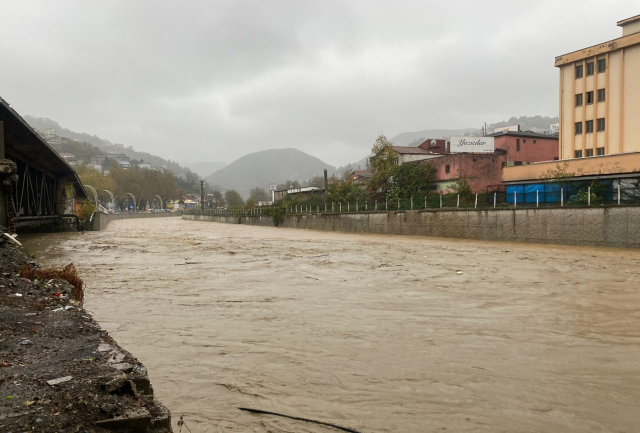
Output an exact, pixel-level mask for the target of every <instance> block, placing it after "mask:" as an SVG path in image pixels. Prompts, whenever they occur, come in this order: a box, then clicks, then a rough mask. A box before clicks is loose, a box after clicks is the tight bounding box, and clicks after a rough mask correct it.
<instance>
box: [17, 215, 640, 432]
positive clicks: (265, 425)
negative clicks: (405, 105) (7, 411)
mask: <svg viewBox="0 0 640 433" xmlns="http://www.w3.org/2000/svg"><path fill="white" fill-rule="evenodd" d="M26 244H27V248H28V249H29V250H30V251H31V252H35V253H36V254H37V256H38V261H40V262H41V263H43V264H44V265H49V266H54V265H55V266H57V265H63V264H67V263H69V262H73V263H74V264H75V265H76V267H77V268H78V270H79V272H80V273H81V275H82V276H83V278H84V279H85V281H86V283H87V289H86V295H85V297H86V301H85V307H86V308H87V309H88V310H89V311H91V312H92V313H93V314H94V317H95V319H96V320H97V321H98V322H100V323H101V325H102V326H103V327H104V328H105V329H107V330H108V331H109V332H110V333H111V335H112V336H113V337H114V338H115V339H116V340H117V341H118V343H119V344H120V345H121V346H123V347H124V348H125V349H127V350H129V351H131V352H132V353H133V354H134V355H135V356H136V357H137V358H138V359H139V360H140V361H141V362H143V363H144V364H145V365H146V366H147V368H148V369H149V376H150V378H151V380H152V383H153V385H154V388H155V391H156V396H157V397H158V398H159V399H160V401H162V402H163V403H164V404H165V405H166V406H167V407H168V408H169V409H170V410H171V412H172V415H173V417H174V425H175V421H176V420H177V419H178V418H179V416H180V415H181V414H184V419H185V421H186V424H187V426H188V427H189V428H190V429H191V431H192V432H194V433H195V432H222V431H225V432H226V431H229V432H231V431H238V432H269V431H271V432H327V431H332V429H331V428H328V427H324V426H320V425H314V424H310V423H305V422H302V421H296V420H290V419H285V418H279V417H275V416H270V415H254V414H249V413H245V412H241V411H239V410H238V409H237V408H238V407H249V408H255V409H262V410H268V411H274V412H279V413H284V414H288V415H292V416H298V417H305V418H310V419H315V420H320V421H324V422H330V423H334V424H337V425H341V426H345V427H349V428H351V429H355V430H358V431H362V432H436V431H454V432H514V431H526V432H549V431H562V432H634V431H637V430H638V425H640V411H639V410H638V405H639V403H640V374H639V373H638V372H639V371H640V369H639V361H638V359H640V294H639V288H640V284H639V283H640V252H639V251H637V250H622V249H618V250H616V249H606V248H582V247H562V246H543V245H528V244H507V243H489V242H479V241H465V240H447V239H434V238H418V237H413V238H411V237H402V236H375V235H352V234H342V233H327V232H314V231H305V230H295V229H278V228H265V227H251V226H243V225H228V224H216V223H208V222H193V221H183V220H179V219H173V218H167V219H162V218H159V219H149V220H121V221H114V222H112V223H111V224H110V225H109V226H108V228H107V230H106V231H103V232H88V233H84V234H78V233H67V234H52V235H38V236H35V237H30V238H28V239H26ZM174 428H175V427H174ZM177 430H178V429H176V431H177ZM183 431H186V430H183ZM333 431H335V430H333Z"/></svg>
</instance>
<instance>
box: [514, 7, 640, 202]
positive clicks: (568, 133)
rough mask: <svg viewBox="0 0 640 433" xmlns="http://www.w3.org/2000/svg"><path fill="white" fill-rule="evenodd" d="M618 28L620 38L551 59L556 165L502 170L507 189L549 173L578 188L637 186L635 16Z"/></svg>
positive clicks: (639, 45)
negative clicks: (556, 96)
mask: <svg viewBox="0 0 640 433" xmlns="http://www.w3.org/2000/svg"><path fill="white" fill-rule="evenodd" d="M618 26H620V27H622V37H620V38H618V39H614V40H612V41H609V42H604V43H602V44H599V45H594V46H592V47H588V48H584V49H582V50H578V51H574V52H572V53H568V54H565V55H562V56H558V57H556V62H555V65H556V66H557V67H558V68H559V70H560V140H559V143H558V146H559V156H560V160H561V161H560V162H557V161H555V162H539V163H535V164H531V165H527V166H522V167H505V169H504V170H503V171H502V181H503V182H504V183H505V184H506V185H518V184H527V183H536V182H540V180H541V179H546V180H549V181H550V180H552V179H548V178H549V176H550V175H552V174H553V173H554V172H557V173H560V174H562V177H563V178H567V177H570V178H571V181H578V182H579V181H594V180H600V181H607V182H609V183H610V184H612V185H613V183H615V184H616V185H625V184H634V185H635V184H636V183H638V182H639V181H640V15H636V16H634V17H631V18H627V19H625V20H622V21H619V22H618ZM565 180H566V179H565ZM611 182H613V183H611ZM507 190H508V188H507Z"/></svg>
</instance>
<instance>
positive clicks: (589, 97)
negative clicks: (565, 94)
mask: <svg viewBox="0 0 640 433" xmlns="http://www.w3.org/2000/svg"><path fill="white" fill-rule="evenodd" d="M589 104H593V90H592V91H591V92H587V105H589Z"/></svg>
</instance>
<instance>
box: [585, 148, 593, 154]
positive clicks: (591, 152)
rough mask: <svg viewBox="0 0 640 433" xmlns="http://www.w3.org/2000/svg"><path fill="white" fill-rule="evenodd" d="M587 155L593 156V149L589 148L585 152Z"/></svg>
mask: <svg viewBox="0 0 640 433" xmlns="http://www.w3.org/2000/svg"><path fill="white" fill-rule="evenodd" d="M585 156H593V149H587V150H586V152H585Z"/></svg>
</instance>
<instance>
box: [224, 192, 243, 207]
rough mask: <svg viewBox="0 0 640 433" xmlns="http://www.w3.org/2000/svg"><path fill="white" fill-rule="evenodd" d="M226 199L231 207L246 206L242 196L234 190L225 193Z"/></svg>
mask: <svg viewBox="0 0 640 433" xmlns="http://www.w3.org/2000/svg"><path fill="white" fill-rule="evenodd" d="M224 199H225V201H226V202H227V204H228V205H229V206H231V207H236V206H242V205H243V204H244V200H242V197H241V196H240V194H238V191H236V190H234V189H229V190H227V191H226V192H225V193H224Z"/></svg>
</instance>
